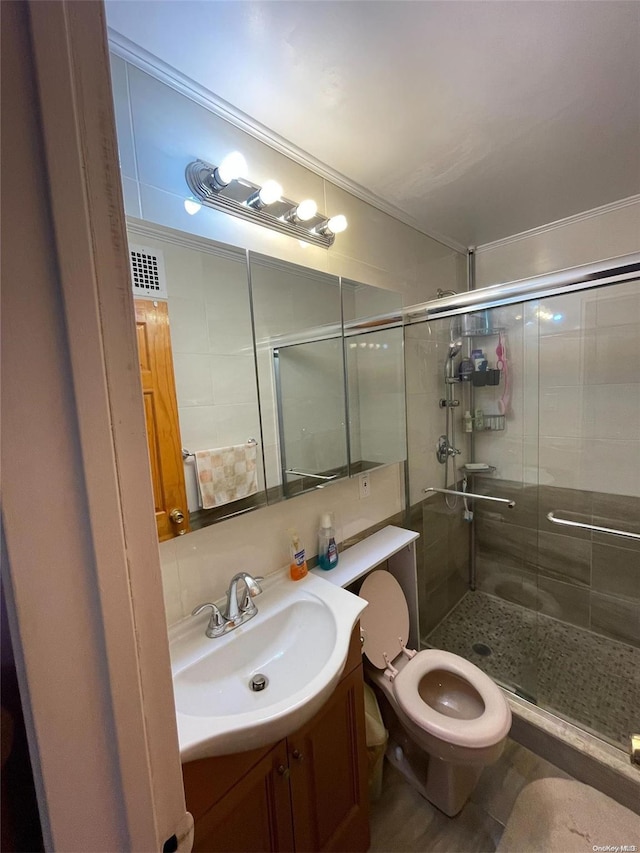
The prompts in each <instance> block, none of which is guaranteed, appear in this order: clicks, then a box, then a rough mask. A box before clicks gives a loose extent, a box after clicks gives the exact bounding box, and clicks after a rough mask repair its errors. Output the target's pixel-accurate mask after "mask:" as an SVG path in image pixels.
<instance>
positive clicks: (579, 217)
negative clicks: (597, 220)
mask: <svg viewBox="0 0 640 853" xmlns="http://www.w3.org/2000/svg"><path fill="white" fill-rule="evenodd" d="M634 204H640V194H638V195H631V196H629V197H628V198H623V199H620V200H619V201H612V202H610V203H609V204H603V205H602V206H601V207H593V208H591V210H583V211H582V213H574V214H573V215H572V216H566V217H565V218H564V219H556V220H555V221H554V222H548V223H547V224H546V225H539V226H537V227H536V228H530V229H529V230H528V231H520V232H519V233H518V234H511V235H510V236H509V237H503V238H502V239H500V240H494V241H493V242H491V243H483V244H482V245H481V246H477V247H476V249H475V253H476V254H478V255H479V254H481V253H482V252H488V251H491V250H492V249H497V248H499V247H500V246H507V245H508V244H509V243H517V242H518V241H519V240H527V239H528V238H529V237H535V236H537V235H539V234H545V233H547V232H548V231H554V230H555V229H556V228H564V227H565V226H566V225H575V224H576V223H577V222H582V221H584V220H586V219H593V218H594V217H596V216H602V215H603V214H606V213H613V212H614V211H615V210H620V209H622V208H624V207H630V206H632V205H634Z"/></svg>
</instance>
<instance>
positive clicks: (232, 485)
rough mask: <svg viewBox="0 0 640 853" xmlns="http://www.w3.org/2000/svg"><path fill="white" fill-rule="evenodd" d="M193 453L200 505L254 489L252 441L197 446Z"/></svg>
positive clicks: (217, 503) (217, 502) (234, 498)
mask: <svg viewBox="0 0 640 853" xmlns="http://www.w3.org/2000/svg"><path fill="white" fill-rule="evenodd" d="M195 456H196V469H197V472H198V487H199V489H200V497H201V499H202V508H203V509H213V507H216V506H221V505H222V504H228V503H231V502H232V501H238V500H240V499H241V498H246V497H248V496H249V495H254V494H255V493H256V492H257V491H258V477H257V469H256V445H255V444H254V443H253V442H252V443H251V444H235V445H233V446H231V447H218V448H216V449H215V450H198V451H197V452H196V454H195Z"/></svg>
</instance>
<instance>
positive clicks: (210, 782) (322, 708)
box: [170, 527, 418, 853]
mask: <svg viewBox="0 0 640 853" xmlns="http://www.w3.org/2000/svg"><path fill="white" fill-rule="evenodd" d="M417 536H418V534H416V533H413V532H411V531H408V530H402V529H400V528H397V527H386V528H384V529H383V530H380V531H378V532H377V533H375V534H373V535H372V536H370V537H368V538H367V539H364V540H363V541H362V542H360V543H358V544H357V545H354V546H352V547H351V548H349V549H348V550H347V551H345V552H343V553H342V554H341V555H340V563H339V565H338V567H337V568H336V569H333V570H331V571H329V572H323V571H321V570H319V569H316V570H314V571H313V572H312V573H310V574H309V576H308V577H307V578H305V579H304V580H303V581H300V582H299V583H295V584H292V583H291V582H283V580H282V578H274V579H273V580H272V581H269V579H267V581H266V582H265V583H264V584H263V586H264V597H263V596H262V595H261V596H260V598H258V599H257V604H258V608H259V610H260V609H261V615H260V613H259V614H258V616H256V617H255V619H254V620H253V622H252V623H249V626H252V625H253V627H248V628H244V627H241V628H239V629H237V631H233V632H232V633H231V634H230V635H228V637H226V638H220V639H218V640H213V641H211V640H207V641H206V643H205V644H204V645H203V641H202V637H203V632H204V626H203V624H200V623H201V622H202V620H200V622H198V623H194V622H193V620H191V622H189V620H185V623H184V624H183V625H182V626H179V627H177V628H176V629H175V630H174V631H173V632H170V638H171V643H170V647H171V649H172V668H173V671H174V690H175V693H176V709H177V719H178V732H179V738H180V748H181V754H182V759H183V777H184V786H185V795H186V800H187V808H188V810H189V811H190V812H191V814H192V815H193V817H194V820H195V840H194V850H195V851H243V852H244V851H247V850H269V851H281V850H300V851H302V850H305V851H309V850H315V851H325V850H326V851H339V850H350V851H354V853H355V852H356V851H363V852H364V851H366V850H367V849H368V847H369V804H368V784H367V775H368V774H367V752H366V738H365V721H364V696H363V667H362V654H361V648H362V646H361V634H360V623H359V621H358V617H359V615H360V613H361V612H362V609H363V608H364V607H365V606H366V605H365V603H364V601H363V600H362V599H360V598H358V597H354V596H353V595H349V594H348V593H345V592H344V591H343V590H342V589H341V587H352V588H353V584H355V583H357V581H358V580H359V579H360V578H362V577H363V576H364V575H366V574H368V573H369V572H370V571H372V570H373V569H375V568H376V567H378V566H380V565H381V564H383V563H386V565H387V567H388V569H389V570H390V571H391V572H392V573H393V574H394V575H395V577H396V578H397V579H398V581H399V582H400V583H401V584H402V586H403V588H404V590H405V595H406V596H407V599H408V601H409V602H410V607H411V610H412V611H413V612H414V614H415V615H416V618H417V589H416V575H415V547H414V541H415V539H417ZM315 597H317V598H318V601H317V602H316V605H315V606H316V610H317V607H318V606H319V602H320V600H321V601H322V602H324V605H323V606H326V607H327V608H328V609H330V610H331V611H332V612H333V614H334V617H332V622H331V624H332V625H333V626H334V628H332V629H331V630H332V631H335V633H334V634H331V635H330V636H331V639H330V641H329V644H328V646H327V649H326V651H325V653H324V654H322V653H320V656H319V657H318V654H319V652H318V650H319V649H321V647H322V644H323V641H324V640H323V637H324V639H326V637H327V635H328V634H327V632H328V626H327V623H326V622H324V621H322V620H320V621H317V622H315V623H314V618H315V617H314V615H313V614H314V613H315V612H316V610H314V609H311V608H310V604H311V599H313V598H315ZM306 599H309V601H307V602H306V604H305V600H306ZM261 601H263V604H262V605H261ZM296 608H305V609H300V610H299V613H300V618H299V619H297V621H296V617H295V611H296ZM319 612H320V613H324V610H322V609H321V610H320V611H319ZM292 614H294V615H293V616H292ZM287 618H289V619H293V621H292V622H289V623H286V619H287ZM314 625H315V626H316V627H314ZM283 626H284V629H283ZM347 626H348V629H347ZM352 626H353V627H352ZM194 628H195V630H194ZM298 629H301V630H302V633H301V634H296V633H295V631H296V630H298ZM345 629H347V630H348V632H347V633H345ZM349 632H350V634H349ZM329 633H330V632H329ZM234 634H235V635H236V637H235V640H234ZM283 636H286V638H287V639H286V640H285V639H283ZM273 643H275V644H276V645H275V646H271V645H270V644H273ZM207 644H212V645H207ZM234 648H235V649H236V651H234ZM203 649H206V650H207V651H204V652H203ZM241 649H242V650H243V651H242V653H241V654H238V650H241ZM340 649H342V653H340ZM209 650H210V651H209ZM345 651H346V655H345ZM274 652H278V653H277V654H275V653H274ZM291 655H293V657H291ZM336 655H339V658H338V659H336ZM287 656H289V657H287ZM278 657H279V658H285V659H286V660H288V661H289V663H287V665H286V667H285V669H286V672H287V673H292V672H293V671H295V670H296V669H303V670H306V671H307V673H306V677H310V676H309V673H310V672H311V673H312V672H313V671H314V667H315V668H317V670H318V674H317V676H315V677H314V678H312V679H311V681H310V682H309V684H308V685H306V684H302V682H300V683H297V682H296V683H295V684H294V683H293V682H295V679H296V676H295V673H294V674H292V675H291V676H290V677H291V679H292V681H291V684H290V686H288V687H284V688H280V687H279V686H278V685H279V683H281V682H282V681H283V679H285V680H286V678H285V677H284V675H283V673H282V672H279V671H278V669H277V663H276V658H278ZM316 658H317V660H316ZM336 660H338V661H339V666H336V665H335V661H336ZM257 661H260V664H259V666H260V667H261V672H264V674H265V675H266V676H267V678H268V679H269V680H270V681H271V685H270V687H269V688H267V690H265V692H264V694H258V695H260V696H262V695H264V697H265V700H264V701H265V703H266V704H263V705H262V708H261V702H260V700H256V702H255V703H253V702H248V700H247V698H246V697H247V695H248V694H247V693H246V692H244V693H243V692H242V691H241V692H239V693H238V694H237V698H236V696H234V690H235V689H236V687H237V685H236V682H237V683H238V684H239V683H240V682H241V683H243V684H244V682H245V681H246V679H247V676H248V675H249V673H250V672H253V671H255V669H254V667H255V665H256V663H257ZM300 661H302V662H303V663H304V666H303V667H301V668H300V667H297V666H296V662H297V663H299V662H300ZM332 661H334V664H332ZM232 664H233V666H232ZM332 666H335V670H332ZM221 670H230V671H232V676H231V679H232V680H229V681H226V680H225V679H226V678H227V677H226V675H224V674H220V671H221ZM332 671H335V676H333V675H331V673H332ZM322 673H325V675H324V676H323V675H322ZM211 681H213V685H212V684H211ZM320 683H322V684H325V683H326V689H324V688H320V687H319V686H318V685H319V684H320ZM314 684H315V685H316V687H314V686H313V685H314ZM210 689H212V691H213V692H211V693H207V691H208V690H210ZM271 689H273V690H275V691H278V690H279V689H282V690H284V692H285V693H286V698H284V699H283V698H282V697H281V696H280V694H278V693H276V695H275V697H274V700H273V701H274V702H275V704H272V705H269V702H270V701H271V700H269V698H268V690H271ZM296 691H301V692H296ZM314 691H316V692H317V698H318V701H317V702H316V703H315V704H312V702H313V700H311V701H310V699H309V697H310V696H311V695H312V694H313V693H314ZM223 695H224V701H221V700H222V697H223ZM283 695H284V694H283ZM301 696H304V698H303V699H301V698H300V697H301ZM234 703H239V704H237V705H236V704H234ZM303 708H305V709H306V710H303ZM213 709H215V712H214V710H213ZM309 709H311V710H309ZM292 715H293V716H292ZM296 715H297V716H296ZM242 718H245V724H243V723H242ZM283 721H284V722H283ZM284 723H286V726H285V725H284ZM230 746H231V749H232V754H223V753H226V752H227V751H229V747H230Z"/></svg>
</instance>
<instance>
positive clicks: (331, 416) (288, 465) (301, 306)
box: [249, 252, 348, 503]
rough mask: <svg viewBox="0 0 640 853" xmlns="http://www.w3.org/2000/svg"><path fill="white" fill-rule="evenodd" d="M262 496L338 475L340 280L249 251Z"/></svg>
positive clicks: (277, 496)
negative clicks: (263, 475)
mask: <svg viewBox="0 0 640 853" xmlns="http://www.w3.org/2000/svg"><path fill="white" fill-rule="evenodd" d="M249 259H250V271H251V293H252V301H253V311H254V326H255V337H256V351H257V361H258V383H259V389H260V408H261V414H262V431H263V432H262V436H263V443H264V451H265V463H266V464H265V468H266V482H267V494H268V500H269V503H273V502H276V501H278V500H282V499H284V498H288V497H292V496H293V495H296V494H301V493H302V492H306V491H309V490H311V489H315V488H318V487H319V486H323V485H326V484H328V483H331V482H333V481H335V480H337V479H339V478H340V477H345V476H346V475H347V472H348V467H347V459H348V455H347V435H346V411H345V381H344V358H343V354H342V324H341V303H340V281H339V279H338V278H337V277H335V276H331V275H327V274H326V273H322V272H317V271H315V270H310V269H306V268H305V267H299V266H296V265H294V264H289V263H284V262H282V261H277V260H275V259H273V258H269V257H266V256H264V255H257V254H254V253H252V252H250V253H249Z"/></svg>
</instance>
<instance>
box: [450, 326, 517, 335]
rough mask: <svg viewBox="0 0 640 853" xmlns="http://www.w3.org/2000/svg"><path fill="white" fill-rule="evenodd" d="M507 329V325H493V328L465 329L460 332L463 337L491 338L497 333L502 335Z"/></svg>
mask: <svg viewBox="0 0 640 853" xmlns="http://www.w3.org/2000/svg"><path fill="white" fill-rule="evenodd" d="M506 331H507V327H506V326H492V327H491V329H481V330H480V331H475V332H473V331H468V330H465V329H463V330H462V331H461V332H460V337H462V338H491V337H493V336H495V335H500V334H502V333H503V332H506Z"/></svg>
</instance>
